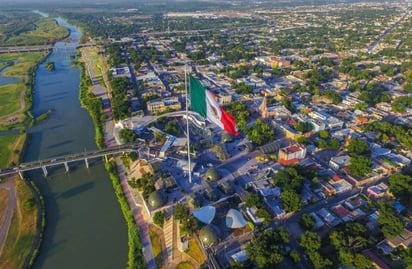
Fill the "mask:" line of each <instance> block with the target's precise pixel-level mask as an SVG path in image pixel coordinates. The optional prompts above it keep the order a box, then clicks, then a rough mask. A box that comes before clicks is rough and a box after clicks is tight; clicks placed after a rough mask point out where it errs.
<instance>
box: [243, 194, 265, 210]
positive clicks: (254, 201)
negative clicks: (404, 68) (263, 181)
mask: <svg viewBox="0 0 412 269" xmlns="http://www.w3.org/2000/svg"><path fill="white" fill-rule="evenodd" d="M262 205H263V198H262V196H260V195H259V194H254V193H249V194H248V196H247V198H246V202H245V206H247V207H262Z"/></svg>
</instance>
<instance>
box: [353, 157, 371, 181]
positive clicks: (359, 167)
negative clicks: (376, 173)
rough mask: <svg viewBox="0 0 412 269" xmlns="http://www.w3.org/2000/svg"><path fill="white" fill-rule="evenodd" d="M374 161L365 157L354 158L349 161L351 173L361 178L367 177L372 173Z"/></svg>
mask: <svg viewBox="0 0 412 269" xmlns="http://www.w3.org/2000/svg"><path fill="white" fill-rule="evenodd" d="M371 165H372V160H371V159H369V158H366V157H363V156H353V157H351V158H350V161H349V169H350V172H351V173H352V174H353V175H355V176H359V177H363V176H366V175H367V174H369V173H370V172H372V168H371Z"/></svg>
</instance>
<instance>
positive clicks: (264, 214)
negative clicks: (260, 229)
mask: <svg viewBox="0 0 412 269" xmlns="http://www.w3.org/2000/svg"><path fill="white" fill-rule="evenodd" d="M256 216H257V217H259V218H263V225H269V223H270V220H271V219H272V215H270V213H269V211H267V210H266V209H264V208H259V209H258V210H256Z"/></svg>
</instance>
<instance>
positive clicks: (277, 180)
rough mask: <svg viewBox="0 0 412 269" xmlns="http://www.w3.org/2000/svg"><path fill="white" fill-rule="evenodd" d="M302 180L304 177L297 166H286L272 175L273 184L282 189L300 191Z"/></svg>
mask: <svg viewBox="0 0 412 269" xmlns="http://www.w3.org/2000/svg"><path fill="white" fill-rule="evenodd" d="M303 180H304V177H303V176H302V174H301V172H300V171H299V170H298V169H297V167H287V168H286V169H283V170H280V171H279V172H278V173H277V174H276V175H275V176H274V178H273V184H275V185H277V186H279V187H280V188H281V189H282V190H283V191H287V190H292V191H295V192H297V193H301V192H302V188H303Z"/></svg>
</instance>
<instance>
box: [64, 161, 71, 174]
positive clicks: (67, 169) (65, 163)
mask: <svg viewBox="0 0 412 269" xmlns="http://www.w3.org/2000/svg"><path fill="white" fill-rule="evenodd" d="M64 168H66V172H69V170H70V169H69V164H68V163H67V162H64Z"/></svg>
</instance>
